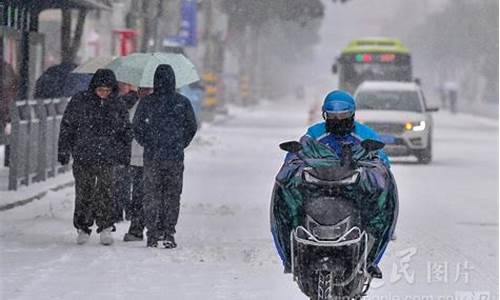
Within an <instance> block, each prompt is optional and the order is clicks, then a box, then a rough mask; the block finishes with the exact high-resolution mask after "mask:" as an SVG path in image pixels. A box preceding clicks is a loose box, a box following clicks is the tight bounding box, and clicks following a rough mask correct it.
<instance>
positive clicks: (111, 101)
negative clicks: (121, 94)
mask: <svg viewBox="0 0 500 300" xmlns="http://www.w3.org/2000/svg"><path fill="white" fill-rule="evenodd" d="M131 140H132V130H131V128H130V123H129V120H128V111H127V108H126V107H125V105H124V104H123V102H122V101H120V100H119V99H118V83H117V81H116V78H115V75H114V73H113V71H111V70H108V69H99V70H97V72H96V73H95V74H94V76H93V77H92V80H91V82H90V84H89V89H88V90H86V91H83V92H80V93H78V94H76V95H75V96H73V97H72V98H71V100H70V101H69V103H68V106H67V107H66V110H65V111H64V114H63V118H62V121H61V128H60V133H59V146H58V161H59V162H60V163H61V164H62V165H66V164H68V163H69V161H70V157H73V176H74V177H75V211H74V215H73V225H74V227H75V228H76V229H77V233H78V236H77V239H76V241H77V243H78V244H84V243H86V242H87V241H88V240H89V238H90V234H91V232H92V230H91V229H90V228H91V227H92V225H93V223H94V221H95V223H96V225H97V232H98V233H100V242H101V244H103V245H111V244H112V243H113V237H112V235H111V232H112V231H115V227H114V218H113V195H112V180H113V168H114V167H115V166H117V165H127V164H128V163H129V161H130V151H129V150H128V149H130V143H131Z"/></svg>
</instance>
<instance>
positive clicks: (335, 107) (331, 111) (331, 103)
mask: <svg viewBox="0 0 500 300" xmlns="http://www.w3.org/2000/svg"><path fill="white" fill-rule="evenodd" d="M321 109H322V111H323V118H324V119H325V126H326V131H327V132H329V133H332V134H334V135H338V136H344V135H346V134H349V133H351V132H353V130H354V125H355V123H354V113H355V111H356V103H355V102H354V98H353V97H352V96H351V95H350V94H349V93H347V92H344V91H340V90H337V91H333V92H330V93H329V94H328V95H326V97H325V101H324V102H323V107H322V108H321Z"/></svg>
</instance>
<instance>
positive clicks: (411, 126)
mask: <svg viewBox="0 0 500 300" xmlns="http://www.w3.org/2000/svg"><path fill="white" fill-rule="evenodd" d="M425 126H426V124H425V121H420V122H408V123H406V124H405V129H406V130H408V131H424V130H425Z"/></svg>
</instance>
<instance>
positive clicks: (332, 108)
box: [321, 90, 356, 112]
mask: <svg viewBox="0 0 500 300" xmlns="http://www.w3.org/2000/svg"><path fill="white" fill-rule="evenodd" d="M321 110H322V111H323V112H345V111H350V112H354V111H356V103H355V102H354V98H353V97H352V96H351V94H349V93H348V92H344V91H341V90H336V91H333V92H330V93H329V94H328V95H326V97H325V100H324V102H323V106H322V107H321Z"/></svg>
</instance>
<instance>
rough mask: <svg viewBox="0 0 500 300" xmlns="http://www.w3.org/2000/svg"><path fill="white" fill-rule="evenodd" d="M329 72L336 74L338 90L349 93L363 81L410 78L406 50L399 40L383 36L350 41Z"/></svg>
mask: <svg viewBox="0 0 500 300" xmlns="http://www.w3.org/2000/svg"><path fill="white" fill-rule="evenodd" d="M332 71H333V73H338V74H339V89H343V90H347V91H349V92H350V93H354V91H355V90H356V88H357V87H358V86H359V85H360V84H361V83H362V82H363V81H366V80H376V81H382V80H383V81H412V80H413V77H412V67H411V55H410V51H409V50H408V48H406V46H405V45H403V43H401V41H399V40H397V39H392V38H385V37H383V38H362V39H356V40H353V41H351V42H350V43H349V44H348V45H347V47H346V48H345V49H344V50H342V53H341V55H340V57H338V58H337V61H336V63H335V64H334V65H333V67H332Z"/></svg>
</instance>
